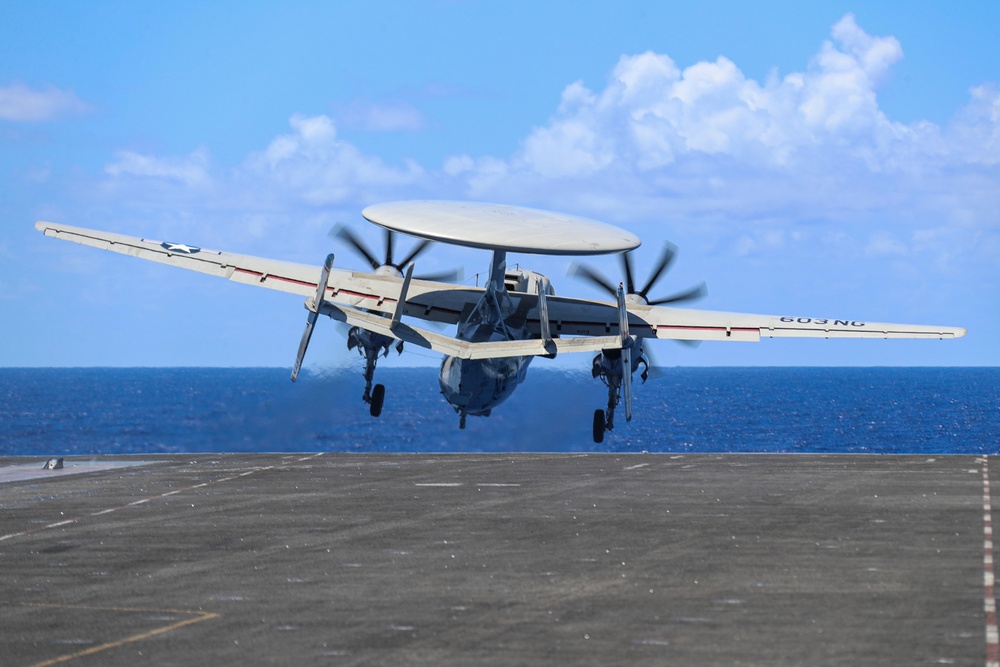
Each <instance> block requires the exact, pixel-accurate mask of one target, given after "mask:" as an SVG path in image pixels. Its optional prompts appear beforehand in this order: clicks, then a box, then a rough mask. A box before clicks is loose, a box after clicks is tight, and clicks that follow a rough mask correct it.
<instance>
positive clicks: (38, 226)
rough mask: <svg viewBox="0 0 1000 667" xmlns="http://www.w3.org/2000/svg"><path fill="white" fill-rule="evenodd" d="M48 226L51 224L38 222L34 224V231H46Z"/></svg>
mask: <svg viewBox="0 0 1000 667" xmlns="http://www.w3.org/2000/svg"><path fill="white" fill-rule="evenodd" d="M50 224H51V223H48V222H45V221H43V220H39V221H38V222H36V223H35V229H37V230H38V231H40V232H44V231H45V230H46V229H48V227H49V225H50Z"/></svg>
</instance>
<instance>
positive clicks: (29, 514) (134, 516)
mask: <svg viewBox="0 0 1000 667" xmlns="http://www.w3.org/2000/svg"><path fill="white" fill-rule="evenodd" d="M45 462H46V460H45V458H44V457H16V458H10V457H8V458H3V459H0V508H2V512H0V563H2V564H3V570H2V571H3V576H2V578H0V627H2V628H3V631H2V633H0V656H2V657H0V663H2V664H3V665H8V666H25V667H28V666H41V665H55V664H61V665H134V664H150V665H168V664H170V665H174V664H183V665H208V664H211V665H221V664H235V663H238V662H239V663H244V664H249V665H268V664H281V665H292V664H296V665H303V664H322V665H420V664H427V665H549V664H572V665H610V664H622V665H663V664H670V665H846V664H850V665H921V664H956V665H980V664H986V665H989V664H994V663H995V662H996V661H997V658H998V655H997V653H998V651H997V625H996V608H995V593H994V588H993V587H994V583H993V533H992V507H993V501H992V499H991V498H992V497H991V494H990V482H991V481H992V480H993V479H997V477H996V474H997V473H998V472H1000V464H994V463H993V461H992V460H989V459H987V458H985V457H976V456H854V455H829V456H824V455H772V454H748V455H734V454H719V455H688V454H655V455H654V454H649V455H647V454H634V455H633V454H625V455H617V454H453V455H428V454H405V455H403V454H397V455H371V454H363V455H361V454H334V453H323V454H297V455H289V454H190V455H163V456H161V455H153V454H150V455H145V456H141V457H137V458H133V457H95V458H83V457H81V458H72V459H71V458H66V459H65V461H64V467H63V468H62V469H56V470H42V466H43V464H44V463H45ZM991 466H992V467H995V468H996V472H994V471H992V470H991Z"/></svg>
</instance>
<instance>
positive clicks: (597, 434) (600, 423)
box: [594, 410, 604, 443]
mask: <svg viewBox="0 0 1000 667" xmlns="http://www.w3.org/2000/svg"><path fill="white" fill-rule="evenodd" d="M594 442H596V443H601V442H604V410H594Z"/></svg>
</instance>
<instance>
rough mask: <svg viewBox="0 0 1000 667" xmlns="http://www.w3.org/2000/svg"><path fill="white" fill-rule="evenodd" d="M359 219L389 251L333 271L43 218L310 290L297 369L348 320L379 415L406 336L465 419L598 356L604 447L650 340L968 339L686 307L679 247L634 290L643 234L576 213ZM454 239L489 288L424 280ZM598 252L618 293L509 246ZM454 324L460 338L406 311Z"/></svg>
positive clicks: (436, 210)
mask: <svg viewBox="0 0 1000 667" xmlns="http://www.w3.org/2000/svg"><path fill="white" fill-rule="evenodd" d="M361 214H362V216H363V217H364V218H365V219H366V220H368V221H369V222H372V223H374V224H376V225H378V226H381V227H383V228H384V229H385V230H386V253H385V258H384V260H380V259H378V258H376V257H375V256H373V255H372V253H371V252H370V251H369V250H368V249H367V248H366V247H365V246H364V245H363V244H362V243H361V242H360V241H358V240H357V238H356V237H354V236H353V235H352V234H350V232H346V231H342V232H341V234H340V235H341V237H342V238H343V239H344V240H346V241H347V242H348V243H349V244H350V245H352V246H353V247H354V248H355V249H356V250H357V251H359V252H360V253H361V254H362V255H363V256H364V257H365V259H366V260H367V261H368V262H369V264H371V266H372V271H371V272H367V271H348V270H341V269H334V268H333V261H334V256H333V255H332V254H330V255H328V256H327V257H326V261H325V262H324V264H323V266H322V268H320V269H319V270H317V268H316V267H314V266H310V265H306V264H296V263H291V262H283V261H280V260H275V259H265V258H260V257H252V256H248V255H238V254H233V253H228V252H218V251H214V250H206V249H204V248H200V247H197V246H193V245H187V244H184V243H170V242H161V241H151V240H148V239H143V238H136V237H130V236H123V235H120V234H112V233H108V232H101V231H95V230H90V229H83V228H79V227H71V226H68V225H59V224H54V223H49V222H38V223H37V224H36V225H35V226H36V227H37V228H38V229H39V230H40V231H42V232H43V233H44V234H45V235H46V236H52V237H55V238H58V239H63V240H66V241H73V242H75V243H81V244H83V245H89V246H93V247H96V248H101V249H104V250H111V251H114V252H118V253H122V254H125V255H131V256H133V257H139V258H140V259H147V260H150V261H154V262H160V263H162V264H169V265H171V266H178V267H181V268H185V269H191V270H193V271H200V272H202V273H208V274H211V275H215V276H221V277H224V278H228V279H229V280H232V281H235V282H239V283H245V284H248V285H255V286H258V287H265V288H268V289H274V290H279V291H282V292H290V293H292V294H298V295H300V296H305V297H307V298H306V301H305V307H306V310H308V311H309V312H308V316H307V320H306V327H305V331H304V332H303V334H302V339H301V342H300V344H299V349H298V354H297V356H296V358H295V365H294V367H293V370H292V380H293V381H294V380H295V379H296V377H297V376H298V373H299V370H300V368H301V366H302V361H303V358H304V357H305V353H306V348H307V347H308V345H309V340H310V338H311V336H312V332H313V328H314V326H315V324H316V320H317V318H318V317H319V315H326V316H328V317H330V318H332V319H334V320H339V321H341V322H345V323H347V324H348V325H350V327H351V328H350V330H349V332H348V337H347V338H348V341H347V344H348V347H349V348H354V347H357V349H358V351H359V352H360V354H361V355H362V356H363V357H364V359H365V372H364V377H365V391H364V396H363V399H364V401H365V402H366V403H368V405H369V411H370V413H371V415H372V416H375V417H377V416H378V415H379V414H380V413H381V411H382V406H383V402H384V399H385V387H384V386H383V385H381V384H376V385H375V386H374V388H373V387H372V383H373V378H374V372H375V366H376V363H377V361H378V358H379V356H380V355H381V356H385V355H388V353H389V349H390V347H393V346H395V347H396V349H397V351H399V352H402V346H403V343H409V344H411V345H418V346H420V347H424V348H429V349H431V350H435V351H437V352H440V353H442V354H444V355H445V357H444V360H443V361H442V363H441V371H440V375H439V382H440V386H441V393H442V395H443V396H444V398H445V400H446V401H447V402H448V404H449V405H451V406H452V407H453V408H454V409H455V411H456V412H457V413H458V415H459V427H460V428H464V427H465V422H466V417H467V416H468V415H476V416H488V415H489V414H490V412H491V411H492V410H493V409H494V408H496V407H497V406H498V405H500V404H501V403H503V402H504V401H505V400H506V399H507V398H508V397H509V396H510V395H511V394H512V393H513V392H514V390H515V389H516V388H517V386H518V385H519V384H520V383H521V382H523V381H524V380H525V377H526V374H527V370H528V365H529V364H530V363H531V360H532V359H533V358H534V357H548V358H553V357H555V356H556V355H557V354H562V353H569V352H596V353H597V355H596V356H595V357H594V359H593V362H592V374H593V376H594V378H600V379H601V380H602V381H603V382H604V383H605V384H606V385H607V388H608V403H607V407H606V408H604V409H597V410H595V412H594V423H593V436H594V441H595V442H602V441H603V440H604V435H605V432H606V431H611V430H612V429H613V428H614V423H615V421H614V420H615V409H616V408H617V407H618V405H619V404H620V403H624V409H625V420H626V421H629V420H631V418H632V376H633V374H634V373H635V372H636V371H638V370H639V368H640V367H642V368H643V371H642V373H641V374H640V375H641V377H642V378H643V380H645V377H646V374H647V370H648V368H649V360H648V358H647V356H646V354H645V352H644V349H643V345H644V342H645V341H646V340H647V339H650V338H660V339H669V340H675V341H681V342H698V341H705V340H719V341H759V340H760V339H761V338H762V337H768V338H784V337H805V338H958V337H961V336H964V335H965V329H963V328H960V327H940V326H926V325H908V324H882V323H873V322H867V321H858V320H851V319H840V318H814V317H787V316H771V315H752V314H745V313H726V312H717V311H709V310H692V309H687V308H677V307H672V306H667V305H665V304H671V303H678V302H681V301H685V300H689V299H692V298H697V297H699V296H701V295H703V293H704V287H703V286H699V287H697V288H695V289H692V290H688V291H686V292H682V293H679V294H676V295H674V296H671V297H666V298H662V299H650V298H649V297H648V293H649V291H650V289H651V288H652V287H653V285H654V284H655V283H656V281H657V280H658V279H659V277H660V276H661V275H662V274H663V272H664V271H665V270H666V269H667V268H668V266H669V264H670V262H671V260H672V258H673V249H672V247H671V246H669V245H668V246H667V248H666V249H665V251H664V254H663V256H662V257H661V259H660V261H659V263H658V264H657V266H656V267H655V268H654V270H653V272H652V275H651V277H650V278H649V280H648V281H647V282H646V284H645V285H644V286H642V287H641V288H638V289H636V285H635V284H634V282H633V276H632V268H631V264H630V262H629V256H628V253H629V251H631V250H633V249H635V248H637V247H638V246H639V243H640V241H639V239H638V238H637V237H636V236H634V235H633V234H631V233H629V232H627V231H625V230H623V229H619V228H617V227H614V226H611V225H608V224H605V223H601V222H597V221H594V220H589V219H586V218H581V217H578V216H573V215H565V214H560V213H552V212H548V211H541V210H537V209H530V208H523V207H516V206H505V205H499V204H489V203H479V202H453V201H401V202H392V203H386V204H377V205H374V206H369V207H368V208H366V209H364V210H363V211H362V212H361ZM396 232H398V233H402V234H406V235H409V236H413V237H416V238H418V239H421V241H420V242H419V244H418V245H417V247H416V248H415V249H414V250H413V251H412V252H410V253H409V256H408V257H406V258H405V259H404V260H402V261H399V262H396V263H394V262H393V258H392V249H393V234H394V233H396ZM432 241H437V242H443V243H450V244H455V245H460V246H466V247H471V248H480V249H486V250H490V251H492V260H491V262H490V268H489V278H488V279H487V281H486V284H485V286H484V287H468V286H462V285H454V284H450V283H447V282H440V281H436V280H430V279H428V280H421V279H419V278H415V277H414V275H413V271H414V262H413V259H414V258H415V257H416V256H417V255H419V254H420V253H421V252H422V251H423V250H424V249H425V248H426V247H427V244H428V243H430V242H432ZM511 252H513V253H527V254H547V255H599V254H610V253H619V254H622V257H623V265H624V271H625V281H624V283H619V284H618V286H617V287H615V286H614V285H613V284H612V283H610V282H609V281H607V280H606V279H605V278H603V277H602V276H600V274H597V273H596V272H594V271H592V270H590V269H587V268H585V267H577V268H576V270H575V272H576V274H577V275H579V276H581V277H583V278H585V279H587V280H590V281H591V282H593V283H596V284H598V285H600V286H601V287H603V288H605V289H607V290H609V291H610V292H611V293H612V294H613V296H614V297H615V298H614V300H612V301H597V300H590V299H576V298H568V297H560V296H556V294H555V292H554V290H553V289H552V285H551V283H550V282H549V279H548V278H547V277H546V276H544V275H542V274H540V273H536V272H534V271H530V270H528V269H524V268H520V267H518V268H514V269H511V268H508V266H507V253H511ZM404 318H406V319H407V320H425V321H429V322H438V323H444V324H447V325H455V326H456V333H455V335H454V336H450V335H447V334H444V333H438V332H434V331H430V330H428V329H425V328H421V327H419V326H415V325H414V324H411V323H410V322H407V321H405V320H404Z"/></svg>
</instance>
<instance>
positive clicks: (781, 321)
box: [35, 222, 965, 358]
mask: <svg viewBox="0 0 1000 667" xmlns="http://www.w3.org/2000/svg"><path fill="white" fill-rule="evenodd" d="M35 227H36V228H37V229H38V230H40V231H41V232H43V233H44V234H45V235H46V236H51V237H54V238H58V239H62V240H66V241H72V242H74V243H80V244H82V245H88V246H92V247H95V248H100V249H103V250H110V251H112V252H117V253H121V254H124V255H129V256H132V257H138V258H140V259H145V260H149V261H153V262H159V263H161V264H167V265H170V266H176V267H179V268H184V269H188V270H192V271H199V272H201V273H206V274H209V275H214V276H218V277H221V278H227V279H229V280H232V281H234V282H239V283H243V284H247V285H254V286H257V287H264V288H267V289H273V290H278V291H282V292H288V293H291V294H298V295H300V296H304V297H310V296H313V295H314V294H315V292H316V289H317V284H318V281H319V276H320V272H321V269H320V267H317V266H314V265H310V264H298V263H294V262H285V261H281V260H275V259H266V258H261V257H254V256H251V255H240V254H235V253H228V252H219V251H215V250H207V249H204V248H200V247H197V246H192V245H187V244H183V243H170V242H162V241H154V240H149V239H143V238H139V237H133V236H125V235H122V234H114V233H110V232H102V231H97V230H92V229H85V228H82V227H73V226H70V225H60V224H55V223H49V222H38V223H36V225H35ZM402 289H403V281H402V280H401V279H399V278H395V277H392V276H378V275H375V274H372V273H366V272H355V271H345V270H340V269H333V270H331V271H330V275H329V282H328V286H327V288H326V291H325V294H324V298H323V312H324V314H326V315H330V316H331V317H333V318H334V319H340V320H342V321H346V322H349V323H351V324H356V325H357V326H361V327H364V328H366V329H369V330H372V331H378V332H381V333H385V334H386V335H391V336H394V337H396V338H399V339H401V340H406V341H410V342H413V343H415V344H418V345H421V346H422V347H427V348H430V349H434V350H437V351H440V352H442V353H444V354H450V355H454V356H460V357H463V358H486V357H496V356H521V355H551V354H555V353H558V352H577V351H579V352H582V351H592V350H598V349H602V348H604V347H616V346H617V344H616V340H618V333H619V314H618V307H617V304H615V303H614V302H610V301H594V300H589V299H574V298H567V297H557V296H549V297H547V299H546V300H547V303H548V306H547V309H548V317H547V319H548V322H549V329H550V331H549V336H545V335H543V334H542V332H541V319H542V318H541V317H540V315H539V311H540V309H539V299H538V296H537V295H535V294H526V293H517V292H513V293H511V298H512V301H513V303H514V304H515V307H516V309H517V312H518V315H519V316H520V317H523V318H524V319H525V321H526V322H527V324H528V328H529V331H532V332H533V333H536V334H538V335H539V336H540V338H539V339H538V340H526V341H512V342H506V343H469V342H466V341H459V340H457V339H455V338H453V337H450V336H445V335H442V334H437V333H434V332H429V331H426V330H423V329H419V328H416V327H412V326H410V325H407V324H405V323H403V322H399V321H398V317H397V318H396V319H397V323H396V324H395V325H394V326H392V330H391V331H390V330H389V327H390V321H391V320H390V318H385V317H382V316H380V315H378V314H375V313H366V312H364V311H362V310H360V309H366V310H369V311H378V312H381V313H385V314H386V315H389V316H392V315H394V314H395V313H396V310H397V307H398V304H399V301H400V296H401V291H402ZM483 291H484V290H483V289H482V288H476V287H465V286H461V285H451V284H448V283H438V282H431V281H423V280H416V279H414V280H412V281H411V284H410V285H409V288H408V291H407V293H406V295H405V300H404V303H403V307H402V309H401V312H400V314H401V315H406V316H409V317H414V318H418V319H422V320H428V321H435V322H442V323H446V324H455V323H457V322H458V321H459V319H460V318H461V316H462V313H463V312H465V310H466V309H468V308H471V307H472V306H474V305H475V304H476V303H477V302H478V301H479V299H480V297H481V296H482V293H483ZM314 300H315V298H314ZM336 304H343V305H345V306H347V307H346V308H342V307H340V306H337V305H336ZM628 315H629V319H628V323H629V329H630V333H631V334H632V335H636V336H641V337H647V338H661V339H673V340H722V341H759V340H760V339H761V337H765V338H779V337H806V338H958V337H961V336H964V335H965V329H963V328H960V327H941V326H927V325H906V324H884V323H875V322H866V321H859V320H851V319H838V318H814V317H789V316H778V315H753V314H746V313H726V312H719V311H710V310H692V309H684V308H666V307H661V306H640V305H629V306H628ZM549 338H551V340H549Z"/></svg>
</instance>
